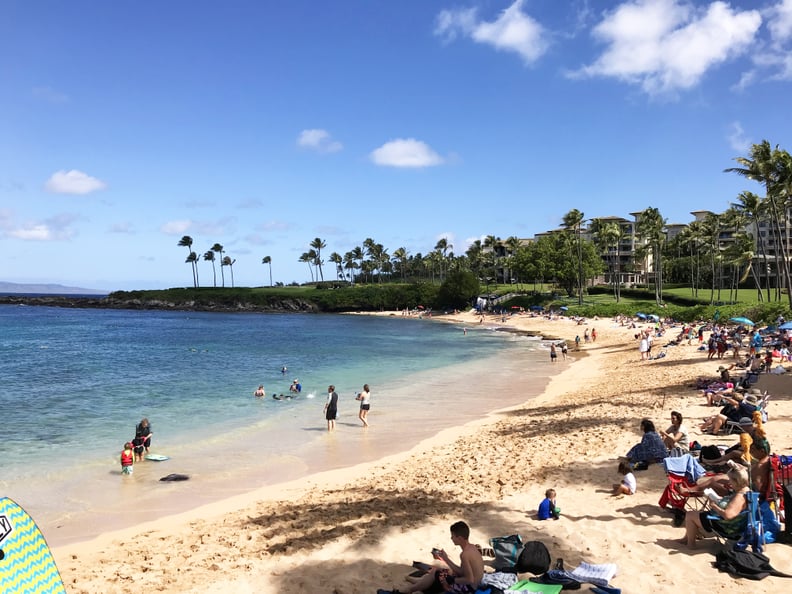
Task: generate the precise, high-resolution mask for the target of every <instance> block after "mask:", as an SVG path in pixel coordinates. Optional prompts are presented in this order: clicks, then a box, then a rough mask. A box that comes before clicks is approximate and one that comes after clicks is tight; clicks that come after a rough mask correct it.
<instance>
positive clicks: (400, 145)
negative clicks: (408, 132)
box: [369, 138, 443, 168]
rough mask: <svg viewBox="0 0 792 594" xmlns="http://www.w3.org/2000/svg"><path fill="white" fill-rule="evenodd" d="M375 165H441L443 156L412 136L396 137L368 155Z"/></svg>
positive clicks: (414, 166) (417, 166)
mask: <svg viewBox="0 0 792 594" xmlns="http://www.w3.org/2000/svg"><path fill="white" fill-rule="evenodd" d="M369 157H370V159H371V160H372V161H373V162H374V163H376V164H377V165H384V166H387V167H413V168H420V167H432V166H435V165H441V164H442V163H443V158H442V157H441V156H440V155H438V154H437V153H436V152H435V151H433V150H432V148H431V147H430V146H429V145H428V144H426V143H425V142H422V141H420V140H415V139H414V138H397V139H396V140H391V141H390V142H386V143H385V144H383V145H382V146H381V147H379V148H378V149H375V150H373V151H372V152H371V154H370V155H369Z"/></svg>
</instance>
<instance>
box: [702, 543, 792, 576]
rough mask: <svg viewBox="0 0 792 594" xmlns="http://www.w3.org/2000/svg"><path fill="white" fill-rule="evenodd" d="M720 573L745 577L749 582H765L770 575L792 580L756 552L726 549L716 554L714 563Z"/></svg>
mask: <svg viewBox="0 0 792 594" xmlns="http://www.w3.org/2000/svg"><path fill="white" fill-rule="evenodd" d="M712 566H713V567H716V568H717V569H718V571H724V572H727V573H730V574H732V575H734V576H737V577H744V578H746V579H749V580H756V581H758V580H763V579H764V578H766V577H767V576H768V575H773V576H776V577H785V578H792V575H788V574H786V573H781V572H780V571H778V570H777V569H774V568H773V566H772V565H770V559H768V558H767V557H766V556H764V555H763V554H762V553H755V552H754V551H748V550H744V551H738V550H732V549H725V550H723V551H720V552H718V553H715V561H714V562H713V563H712Z"/></svg>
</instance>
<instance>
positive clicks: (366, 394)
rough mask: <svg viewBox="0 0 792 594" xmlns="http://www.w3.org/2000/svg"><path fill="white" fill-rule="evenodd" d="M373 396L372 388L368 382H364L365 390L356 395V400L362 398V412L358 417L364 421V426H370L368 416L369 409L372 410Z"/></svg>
mask: <svg viewBox="0 0 792 594" xmlns="http://www.w3.org/2000/svg"><path fill="white" fill-rule="evenodd" d="M370 398H371V389H370V388H369V385H368V384H363V391H362V392H361V393H360V394H358V395H357V396H356V397H355V400H360V412H359V413H358V419H360V420H361V421H362V422H363V426H364V427H368V426H369V424H368V421H367V420H366V417H367V416H368V411H369V410H371V403H370V402H369V400H370Z"/></svg>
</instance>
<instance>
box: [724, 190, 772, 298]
mask: <svg viewBox="0 0 792 594" xmlns="http://www.w3.org/2000/svg"><path fill="white" fill-rule="evenodd" d="M737 200H738V201H739V202H732V205H731V206H732V208H734V209H735V210H736V211H738V212H739V213H741V214H742V215H743V216H744V217H745V219H746V222H747V223H748V224H749V225H750V227H751V229H752V230H753V232H754V233H755V235H754V238H755V240H756V245H757V247H758V248H759V253H760V254H761V256H762V265H763V266H764V269H765V271H767V270H769V269H770V264H769V262H768V261H767V251H766V250H765V240H764V237H762V233H761V230H760V226H761V223H762V221H764V220H766V216H765V208H764V206H763V204H762V199H761V198H760V197H759V196H757V195H756V194H754V193H753V192H747V191H746V192H741V193H740V195H739V196H737ZM765 279H766V283H765V285H766V287H767V300H768V301H770V275H769V274H767V275H766V276H765ZM757 289H758V290H759V301H761V300H762V288H761V286H760V285H757Z"/></svg>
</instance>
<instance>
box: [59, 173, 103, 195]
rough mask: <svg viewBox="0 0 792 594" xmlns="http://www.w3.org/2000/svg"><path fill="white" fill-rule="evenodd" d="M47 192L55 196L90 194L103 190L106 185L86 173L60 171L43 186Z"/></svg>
mask: <svg viewBox="0 0 792 594" xmlns="http://www.w3.org/2000/svg"><path fill="white" fill-rule="evenodd" d="M44 187H45V188H46V189H47V191H49V192H53V193H55V194H78V195H82V194H90V193H91V192H96V191H98V190H104V189H105V188H106V187H107V184H106V183H104V182H103V181H102V180H100V179H97V178H95V177H91V176H90V175H88V174H87V173H83V172H82V171H78V170H77V169H72V170H71V171H66V170H61V171H56V172H55V173H53V174H52V177H50V178H49V180H47V183H46V184H45V186H44Z"/></svg>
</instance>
